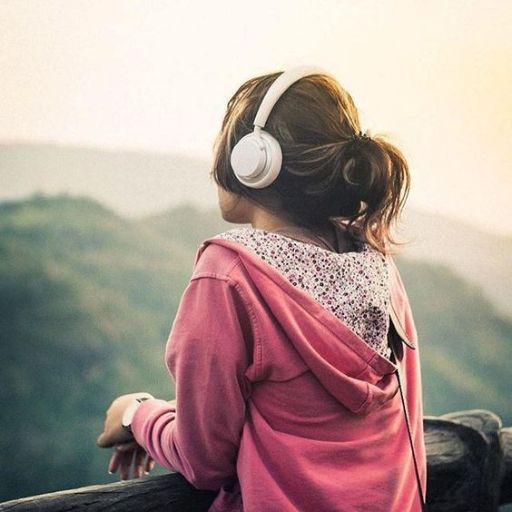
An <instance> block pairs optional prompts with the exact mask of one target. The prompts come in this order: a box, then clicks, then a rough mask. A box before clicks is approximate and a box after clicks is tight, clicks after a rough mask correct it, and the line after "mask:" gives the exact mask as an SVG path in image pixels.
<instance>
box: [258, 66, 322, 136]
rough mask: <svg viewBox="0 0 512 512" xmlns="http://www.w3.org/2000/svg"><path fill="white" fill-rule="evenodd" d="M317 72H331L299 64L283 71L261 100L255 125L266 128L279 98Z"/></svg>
mask: <svg viewBox="0 0 512 512" xmlns="http://www.w3.org/2000/svg"><path fill="white" fill-rule="evenodd" d="M316 74H329V73H327V72H326V71H325V70H323V69H322V68H319V67H316V66H297V67H294V68H291V69H289V70H287V71H284V72H283V73H281V74H280V75H279V76H278V77H277V78H276V79H275V80H274V82H273V83H272V85H271V86H270V87H269V88H268V91H267V93H266V94H265V96H264V97H263V100H262V101H261V104H260V107H259V109H258V112H257V114H256V117H255V118H254V123H253V124H254V126H259V127H260V128H264V127H265V124H266V122H267V119H268V116H269V115H270V112H272V109H273V108H274V105H275V104H276V103H277V100H278V99H279V98H280V97H281V96H282V94H283V93H284V92H285V91H286V89H288V87H290V86H291V85H292V84H294V83H295V82H297V80H300V79H301V78H304V77H305V76H309V75H316Z"/></svg>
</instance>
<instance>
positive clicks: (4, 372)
mask: <svg viewBox="0 0 512 512" xmlns="http://www.w3.org/2000/svg"><path fill="white" fill-rule="evenodd" d="M231 227H233V225H229V224H226V223H225V222H223V221H222V219H221V218H220V217H219V215H218V213H217V212H216V211H213V212H200V211H197V210H195V209H194V208H192V207H189V206H182V207H179V208H175V209H173V210H171V211H168V212H165V213H163V214H162V215H159V216H155V217H151V218H146V219H142V220H138V221H135V220H131V221H129V220H126V219H124V218H121V217H119V216H117V215H116V214H114V213H113V212H112V211H110V210H107V209H105V208H104V207H102V206H101V205H99V204H98V203H96V202H93V201H91V200H88V199H84V198H76V197H74V198H72V197H67V196H57V197H51V198H45V197H34V198H31V199H30V200H26V201H20V202H11V203H4V204H2V205H0V254H1V257H2V262H3V264H2V266H1V267H0V304H1V307H0V336H1V343H2V348H3V354H4V356H3V358H2V360H1V363H0V397H1V399H2V403H3V404H6V406H7V408H8V411H9V412H8V414H5V413H4V414H2V416H1V419H0V429H1V432H2V436H1V441H0V443H1V444H0V448H1V450H2V454H3V458H4V460H5V461H8V464H4V465H3V466H2V468H1V469H0V476H1V480H0V481H1V483H0V500H6V499H9V498H14V497H18V496H25V495H32V494H37V493H41V492H47V491H51V490H56V489H64V488H71V487H77V486H81V485H88V484H93V483H102V482H107V481H114V480H116V479H117V475H113V476H109V475H107V474H106V462H107V460H108V455H109V451H108V450H104V451H102V450H99V449H98V448H97V447H96V445H95V440H96V437H97V435H98V433H99V432H100V430H101V427H102V424H103V416H104V412H105V409H106V407H107V406H108V405H109V404H110V401H111V399H112V398H113V397H115V396H117V395H119V394H124V393H128V392H134V391H142V390H145V391H149V392H151V393H153V394H155V395H157V396H160V397H162V398H171V396H172V394H173V389H172V386H171V382H170V379H169V377H168V375H167V370H166V369H165V366H164V364H163V350H164V346H165V341H166V338H167V336H168V332H169V328H170V325H171V323H172V320H173V318H174V314H175V311H176V308H177V305H178V302H179V299H180V297H181V294H182V292H183V290H184V288H185V286H186V284H187V282H188V279H189V277H190V274H191V270H192V264H193V257H194V254H195V251H196V249H197V247H198V245H199V243H200V242H201V240H203V239H204V238H207V237H208V236H211V235H213V234H215V233H217V232H220V231H222V230H224V229H229V228H231ZM397 262H398V264H399V267H400V269H401V271H402V276H403V278H404V282H405V284H406V287H407V290H408V293H409V296H410V299H411V303H412V306H413V311H414V313H415V318H416V323H417V327H418V332H419V336H420V350H421V356H422V368H423V383H424V398H425V414H434V415H437V414H442V413H444V412H447V411H452V410H457V409H466V408H473V407H479V408H480V407H482V408H488V409H491V410H493V411H495V412H497V413H498V414H500V415H501V416H502V417H503V419H504V422H505V423H506V424H508V425H510V424H512V413H511V408H510V405H509V396H508V394H507V389H508V387H509V386H508V381H507V379H508V378H509V370H508V367H507V365H508V362H509V361H510V360H511V356H512V344H511V340H512V323H511V322H510V321H509V320H507V319H505V318H502V317H499V316H498V315H497V314H496V313H495V312H494V310H493V309H492V307H491V306H490V304H489V303H488V302H487V301H486V300H485V299H484V297H483V295H482V294H481V292H480V290H479V289H477V288H475V287H473V286H470V285H468V284H467V283H466V282H465V281H464V279H463V278H462V277H461V276H457V275H455V274H454V273H453V272H451V271H448V270H447V269H446V268H445V267H442V266H435V265H431V264H426V263H421V262H413V261H410V260H405V259H402V258H399V259H398V260H397Z"/></svg>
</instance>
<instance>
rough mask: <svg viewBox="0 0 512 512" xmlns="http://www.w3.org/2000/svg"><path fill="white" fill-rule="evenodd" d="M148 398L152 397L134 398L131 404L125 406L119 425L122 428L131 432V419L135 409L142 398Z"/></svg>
mask: <svg viewBox="0 0 512 512" xmlns="http://www.w3.org/2000/svg"><path fill="white" fill-rule="evenodd" d="M150 398H152V397H149V396H142V397H139V398H135V399H134V400H133V402H132V403H131V404H129V405H127V406H126V409H125V410H124V412H123V417H122V419H121V426H122V427H123V429H124V430H126V431H127V432H129V433H130V434H132V419H133V416H134V414H135V411H136V410H137V409H138V408H139V407H140V404H141V403H142V402H144V400H149V399H150Z"/></svg>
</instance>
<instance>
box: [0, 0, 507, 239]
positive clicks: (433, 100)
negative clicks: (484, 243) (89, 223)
mask: <svg viewBox="0 0 512 512" xmlns="http://www.w3.org/2000/svg"><path fill="white" fill-rule="evenodd" d="M258 5H259V7H260V8H259V9H254V8H253V7H254V3H250V4H244V3H243V2H239V1H238V2H236V1H227V0H223V1H219V2H216V3H208V2H195V3H190V2H184V1H176V2H172V3H167V2H163V1H152V2H147V3H141V2H136V1H124V0H123V1H121V0H119V1H118V0H107V1H102V2H95V1H87V2H86V1H82V0H77V1H73V2H68V1H64V0H59V1H55V0H49V1H46V2H44V3H36V2H32V3H31V2H28V3H18V2H13V3H4V4H2V5H1V6H0V34H1V35H0V43H1V46H0V71H1V72H2V81H0V119H2V122H1V123H0V144H2V143H9V142H24V143H34V144H40V143H55V144H59V145H66V146H69V145H70V146H77V145H78V146H82V147H94V148H99V149H101V148H104V149H115V150H118V149H125V150H136V151H147V152H151V153H154V152H159V153H177V154H183V155H187V156H192V157H195V158H198V159H205V160H208V159H209V158H210V154H211V148H212V144H213V140H214V137H215V135H216V133H217V130H218V129H219V127H220V123H221V121H222V116H223V113H224V109H225V105H226V103H227V101H228V99H229V98H230V96H231V95H232V94H233V93H234V92H235V90H236V89H237V88H238V86H239V85H240V84H241V83H242V82H243V81H245V80H246V79H248V78H250V77H252V76H256V75H259V74H263V73H268V72H272V71H276V70H281V69H285V68H286V67H289V66H293V65H297V64H314V65H318V66H321V67H324V68H325V69H327V70H328V71H330V72H331V73H332V74H334V75H335V76H336V77H337V78H338V80H339V81H340V83H341V85H342V86H343V87H345V88H346V89H347V90H348V91H349V92H350V94H351V95H352V97H353V98H354V101H355V103H356V106H357V107H358V109H359V112H360V116H361V122H362V126H363V129H369V130H370V131H371V132H372V133H385V134H388V135H389V136H390V138H391V140H392V142H394V143H396V145H397V146H398V147H399V148H400V149H401V150H402V151H403V152H404V155H405V156H406V158H407V160H408V162H409V164H410V167H411V173H412V189H411V194H410V197H409V202H408V203H409V204H410V206H411V207H415V208H419V209H421V210H424V211H429V212H435V213H440V214H443V215H446V216H449V217H452V218H455V219H459V220H466V222H469V223H473V224H474V225H475V226H478V227H479V228H481V229H484V230H487V231H492V232H494V233H501V234H503V235H507V236H508V235H510V234H512V201H510V198H511V196H512V173H511V171H512V169H511V163H510V162H511V161H512V146H511V144H510V141H511V140H512V118H511V115H510V114H511V112H512V92H511V90H510V83H511V79H512V68H511V65H510V62H512V40H511V38H510V36H509V27H510V26H512V4H510V3H507V2H499V1H491V2H483V1H473V2H467V1H466V2H463V1H452V2H449V3H448V2H442V1H439V0H437V1H433V2H428V3H424V2H421V1H419V0H418V1H406V0H393V1H390V0H388V1H382V2H376V1H368V2H358V3H355V2H350V1H339V0H319V1H318V2H316V3H315V4H314V5H313V4H312V3H311V2H309V1H306V0H297V1H292V0H287V1H277V2H271V1H269V0H262V1H260V2H259V4H258ZM226 13H228V15H226ZM249 14H250V16H249ZM0 158H1V154H0ZM3 172H4V171H3ZM5 177H6V175H4V176H2V174H0V182H1V181H2V178H5ZM205 179H207V176H205ZM18 185H20V184H18ZM22 185H23V186H24V187H26V188H27V189H29V188H30V184H29V183H27V184H22ZM11 190H12V189H11ZM0 194H1V198H2V199H5V198H8V197H10V195H9V194H10V191H9V187H8V186H7V187H6V185H5V184H3V185H0ZM183 194H184V195H186V191H184V192H183Z"/></svg>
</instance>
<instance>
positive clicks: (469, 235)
mask: <svg viewBox="0 0 512 512" xmlns="http://www.w3.org/2000/svg"><path fill="white" fill-rule="evenodd" d="M401 235H402V237H403V238H404V239H405V240H409V242H410V243H409V244H408V245H407V246H406V247H405V249H404V254H406V255H407V257H409V258H412V259H415V260H420V261H429V262H433V263H440V264H443V265H446V266H448V267H449V268H451V269H452V270H453V271H454V272H456V273H457V274H458V275H460V276H462V277H463V278H464V279H466V280H467V281H469V282H471V283H473V284H475V285H477V286H479V287H480V288H481V289H482V291H483V292H484V293H485V294H486V296H487V297H488V298H489V299H490V300H491V301H492V302H493V303H494V304H495V305H496V307H497V308H498V310H499V311H500V312H501V313H502V314H505V315H507V316H509V317H511V318H512V237H506V236H498V235H495V234H492V233H489V232H485V231H483V230H481V229H478V228H475V227H474V226H471V225H469V224H465V223H463V222H460V221H454V220H452V219H449V218H447V217H443V216H441V215H435V214H431V213H425V212H421V211H418V210H413V209H407V210H406V211H405V212H404V218H403V229H402V232H401Z"/></svg>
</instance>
